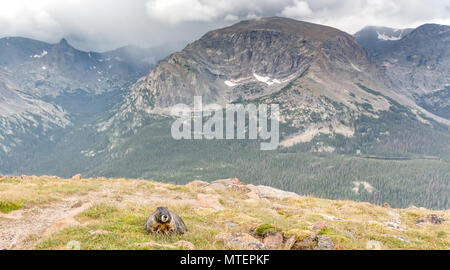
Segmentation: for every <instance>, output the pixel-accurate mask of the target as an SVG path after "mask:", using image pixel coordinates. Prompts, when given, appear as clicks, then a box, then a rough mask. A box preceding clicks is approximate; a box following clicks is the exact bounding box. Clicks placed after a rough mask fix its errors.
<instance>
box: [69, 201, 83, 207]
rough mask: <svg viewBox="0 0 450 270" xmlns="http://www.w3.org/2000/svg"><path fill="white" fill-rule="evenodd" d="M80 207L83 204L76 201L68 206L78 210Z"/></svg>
mask: <svg viewBox="0 0 450 270" xmlns="http://www.w3.org/2000/svg"><path fill="white" fill-rule="evenodd" d="M81 206H83V202H82V201H77V202H75V203H74V204H72V205H71V206H70V208H78V207H81Z"/></svg>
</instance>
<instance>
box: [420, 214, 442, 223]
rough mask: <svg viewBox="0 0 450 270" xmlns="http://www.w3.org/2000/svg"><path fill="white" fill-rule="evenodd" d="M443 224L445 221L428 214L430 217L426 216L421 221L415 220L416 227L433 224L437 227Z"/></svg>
mask: <svg viewBox="0 0 450 270" xmlns="http://www.w3.org/2000/svg"><path fill="white" fill-rule="evenodd" d="M444 222H445V219H444V218H443V217H439V216H438V215H436V214H430V215H428V216H426V217H425V218H423V219H419V220H417V221H416V224H417V225H423V224H425V223H431V224H434V225H439V224H442V223H444Z"/></svg>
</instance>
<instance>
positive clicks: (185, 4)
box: [145, 0, 218, 24]
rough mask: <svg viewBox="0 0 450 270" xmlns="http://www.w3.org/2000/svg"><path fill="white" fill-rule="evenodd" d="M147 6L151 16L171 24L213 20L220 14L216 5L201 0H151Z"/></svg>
mask: <svg viewBox="0 0 450 270" xmlns="http://www.w3.org/2000/svg"><path fill="white" fill-rule="evenodd" d="M145 6H146V8H147V12H148V14H149V15H150V16H151V17H153V18H156V19H158V20H160V21H166V22H168V23H170V24H178V23H180V22H186V21H187V22H189V21H196V22H203V21H212V20H214V19H216V18H217V16H218V10H217V9H216V8H215V7H214V6H211V5H208V4H204V3H202V2H200V0H184V1H179V0H150V1H149V2H148V3H147V4H146V5H145Z"/></svg>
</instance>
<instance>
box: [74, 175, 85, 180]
mask: <svg viewBox="0 0 450 270" xmlns="http://www.w3.org/2000/svg"><path fill="white" fill-rule="evenodd" d="M82 178H83V176H82V175H81V174H76V175H74V176H72V180H81V179H82Z"/></svg>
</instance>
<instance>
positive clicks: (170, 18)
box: [0, 0, 450, 50]
mask: <svg viewBox="0 0 450 270" xmlns="http://www.w3.org/2000/svg"><path fill="white" fill-rule="evenodd" d="M269 16H286V17H291V18H295V19H302V20H306V21H311V22H315V23H320V24H326V25H329V26H333V27H336V28H339V29H341V30H344V31H347V32H349V33H354V32H356V31H357V30H359V29H361V28H363V27H364V26H366V25H380V26H390V27H395V28H406V27H417V26H419V25H421V24H423V23H441V24H450V3H449V1H448V0H433V1H423V0H132V1H130V0H39V1H37V0H0V37H4V36H25V37H31V38H35V39H39V40H44V41H48V42H57V41H59V39H61V38H62V37H66V38H67V39H68V40H69V42H70V43H71V44H73V45H75V46H76V47H79V48H81V49H85V50H88V49H92V50H106V49H113V48H115V47H119V46H123V45H128V44H136V45H140V46H154V45H160V44H165V43H167V42H174V41H192V40H195V39H197V38H199V37H200V36H201V35H203V34H204V33H205V32H207V31H209V30H212V29H216V28H220V27H224V26H228V25H229V24H231V23H234V22H237V21H239V20H245V19H251V18H260V17H269Z"/></svg>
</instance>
